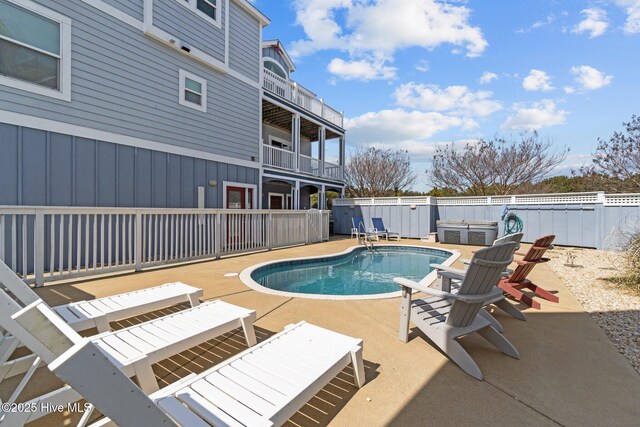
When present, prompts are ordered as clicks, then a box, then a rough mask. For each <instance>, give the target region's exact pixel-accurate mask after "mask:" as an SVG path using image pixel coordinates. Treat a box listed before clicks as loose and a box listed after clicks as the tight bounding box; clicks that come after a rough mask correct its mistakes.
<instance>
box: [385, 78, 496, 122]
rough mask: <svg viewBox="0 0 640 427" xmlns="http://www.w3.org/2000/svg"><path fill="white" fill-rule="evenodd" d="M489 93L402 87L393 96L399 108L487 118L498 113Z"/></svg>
mask: <svg viewBox="0 0 640 427" xmlns="http://www.w3.org/2000/svg"><path fill="white" fill-rule="evenodd" d="M492 95H493V94H492V93H491V92H489V91H478V92H473V91H471V90H469V88H468V87H466V86H448V87H446V88H440V87H439V86H438V85H424V84H417V83H413V82H411V83H406V84H403V85H401V86H399V87H398V88H397V89H396V91H395V93H394V96H395V98H396V103H397V104H398V105H399V106H401V107H408V108H417V109H420V110H425V111H446V112H448V113H449V114H452V115H456V116H457V115H462V116H466V117H473V116H488V115H490V114H493V113H495V112H496V111H499V110H501V109H502V105H500V103H499V102H497V101H494V100H492V99H491V96H492Z"/></svg>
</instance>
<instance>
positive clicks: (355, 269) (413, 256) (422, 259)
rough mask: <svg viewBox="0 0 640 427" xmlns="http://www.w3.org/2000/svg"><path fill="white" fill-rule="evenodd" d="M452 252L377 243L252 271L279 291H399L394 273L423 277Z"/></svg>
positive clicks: (327, 292)
mask: <svg viewBox="0 0 640 427" xmlns="http://www.w3.org/2000/svg"><path fill="white" fill-rule="evenodd" d="M451 255H452V254H451V252H447V251H441V250H437V249H431V248H418V247H411V246H405V247H402V246H377V247H375V249H374V250H373V251H369V250H367V249H366V248H364V247H363V248H357V249H355V250H354V251H352V252H349V253H346V254H341V255H336V256H331V257H325V258H316V259H306V260H292V261H282V262H277V263H273V264H269V265H265V266H263V267H259V268H257V269H256V270H254V271H253V272H252V273H251V278H252V279H253V280H254V281H255V282H257V283H258V284H260V285H262V286H264V287H266V288H270V289H273V290H277V291H284V292H293V293H303V294H320V295H375V294H384V293H388V292H397V291H399V290H400V287H399V286H398V285H396V284H395V283H394V282H393V278H394V277H406V278H408V279H412V280H416V281H419V280H421V279H422V278H423V277H425V276H426V275H427V274H429V273H430V272H431V271H432V268H431V267H429V265H430V264H439V263H442V262H444V261H445V260H447V259H448V258H449V257H450V256H451Z"/></svg>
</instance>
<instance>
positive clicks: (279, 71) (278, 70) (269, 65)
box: [264, 60, 287, 79]
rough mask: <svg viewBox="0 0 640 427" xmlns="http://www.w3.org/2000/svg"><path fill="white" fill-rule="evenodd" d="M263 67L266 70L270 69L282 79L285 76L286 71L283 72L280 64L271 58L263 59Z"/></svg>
mask: <svg viewBox="0 0 640 427" xmlns="http://www.w3.org/2000/svg"><path fill="white" fill-rule="evenodd" d="M264 68H266V69H267V70H269V71H271V72H272V73H275V74H276V75H278V76H280V77H282V78H283V79H286V78H287V73H285V72H284V70H283V69H282V67H281V66H280V64H278V63H276V62H274V61H271V60H265V61H264Z"/></svg>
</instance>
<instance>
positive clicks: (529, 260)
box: [498, 234, 560, 310]
mask: <svg viewBox="0 0 640 427" xmlns="http://www.w3.org/2000/svg"><path fill="white" fill-rule="evenodd" d="M555 238H556V236H554V235H552V234H550V235H548V236H543V237H541V238H539V239H538V240H536V241H535V242H533V246H531V248H529V250H528V251H527V253H526V254H525V253H520V252H516V255H520V256H522V257H523V258H522V260H520V261H516V263H517V264H518V266H517V267H516V268H515V270H514V271H513V273H511V275H510V276H509V277H506V278H503V279H502V280H501V281H500V284H499V285H498V287H500V289H502V290H503V291H504V292H505V293H506V294H507V295H509V296H511V297H513V298H515V299H517V300H518V301H520V302H522V303H523V304H526V305H528V306H529V307H532V308H536V309H538V310H539V309H540V303H539V302H538V301H535V300H534V299H533V298H532V297H531V296H529V295H527V294H525V293H524V292H522V291H521V290H520V289H522V288H526V289H529V290H530V291H531V292H533V293H534V294H535V295H536V296H539V297H541V298H544V299H546V300H547V301H550V302H559V301H560V299H559V298H558V297H557V296H556V295H554V294H552V293H551V292H549V291H546V290H544V289H542V288H541V287H540V286H538V285H536V284H534V283H533V282H531V281H530V280H529V279H527V276H528V275H529V273H531V270H533V268H534V267H535V266H536V265H537V264H541V263H544V262H548V261H549V258H543V255H544V253H545V252H546V251H548V250H550V249H553V245H552V243H553V240H554V239H555Z"/></svg>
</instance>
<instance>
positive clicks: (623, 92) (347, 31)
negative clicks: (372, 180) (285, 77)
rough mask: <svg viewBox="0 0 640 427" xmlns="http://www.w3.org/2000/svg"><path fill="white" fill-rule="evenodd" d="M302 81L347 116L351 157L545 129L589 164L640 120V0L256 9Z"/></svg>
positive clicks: (264, 1)
mask: <svg viewBox="0 0 640 427" xmlns="http://www.w3.org/2000/svg"><path fill="white" fill-rule="evenodd" d="M253 3H254V5H255V6H256V7H258V9H260V10H261V11H262V12H263V13H264V14H266V15H267V16H268V17H269V18H270V19H271V24H270V25H269V26H268V27H267V28H265V30H264V33H263V38H264V39H265V40H270V39H279V40H280V41H281V42H282V43H283V44H284V46H285V48H286V49H287V52H288V53H289V55H290V56H291V57H292V59H293V62H294V63H295V65H296V71H295V73H293V75H292V78H293V79H294V80H296V81H297V82H299V83H300V84H302V85H303V86H306V87H308V88H309V89H310V90H312V91H313V92H315V93H316V94H318V96H319V97H320V98H323V99H324V101H325V102H326V103H327V104H328V105H330V106H331V107H333V108H335V109H337V110H339V111H344V114H345V128H346V130H347V152H349V151H350V150H353V148H354V147H357V146H378V147H383V148H394V149H402V150H407V151H408V153H409V155H410V159H411V163H412V165H413V167H414V168H415V170H416V172H417V173H418V181H417V183H416V185H415V187H414V189H415V190H419V191H425V190H428V189H429V188H430V187H431V186H430V184H429V183H428V181H427V178H426V175H425V173H424V171H425V170H426V169H427V168H428V167H429V162H430V159H431V157H432V156H433V153H434V150H435V149H436V148H437V147H438V146H442V145H444V144H448V143H454V144H459V145H460V146H462V145H463V144H465V143H466V142H470V141H475V140H477V139H478V138H492V137H494V136H500V137H507V138H510V137H513V138H518V136H519V135H520V134H521V133H522V132H523V131H526V130H531V129H535V130H537V131H538V132H539V134H540V135H541V137H542V138H544V139H546V140H549V141H551V142H552V143H553V145H554V146H555V147H557V149H559V150H560V149H563V148H568V149H569V150H570V151H569V154H568V156H567V159H566V160H565V162H564V163H563V164H562V165H560V166H559V167H558V168H557V169H556V170H555V171H554V172H553V173H554V174H563V173H569V172H570V171H571V170H572V169H577V168H579V167H580V166H581V165H583V164H585V163H588V162H589V159H590V154H591V153H593V152H594V151H595V148H596V145H597V140H598V138H603V139H608V138H609V137H610V136H611V135H612V134H613V132H614V131H620V130H622V129H623V126H622V122H627V121H629V120H630V119H631V116H632V115H633V114H640V84H639V81H640V0H594V1H559V0H558V1H556V0H535V1H532V0H530V1H499V2H498V1H488V0H484V1H474V0H459V1H453V0H450V1H448V2H444V1H434V0H280V1H278V0H254V1H253Z"/></svg>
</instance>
